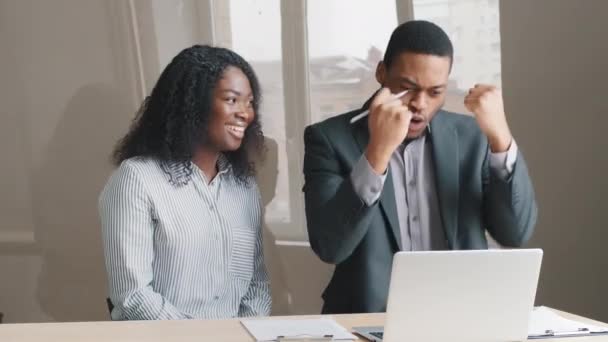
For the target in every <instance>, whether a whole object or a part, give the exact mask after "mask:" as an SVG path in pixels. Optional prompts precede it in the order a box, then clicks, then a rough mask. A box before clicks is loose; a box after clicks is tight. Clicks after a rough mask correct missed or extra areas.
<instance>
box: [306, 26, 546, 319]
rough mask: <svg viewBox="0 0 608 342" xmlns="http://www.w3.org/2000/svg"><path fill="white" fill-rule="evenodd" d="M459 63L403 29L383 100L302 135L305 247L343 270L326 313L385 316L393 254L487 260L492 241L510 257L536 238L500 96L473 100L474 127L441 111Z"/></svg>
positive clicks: (387, 67) (391, 52)
mask: <svg viewBox="0 0 608 342" xmlns="http://www.w3.org/2000/svg"><path fill="white" fill-rule="evenodd" d="M452 59H453V48H452V43H451V42H450V39H449V38H448V36H447V35H446V33H445V32H444V31H443V30H442V29H441V28H439V27H438V26H437V25H435V24H433V23H430V22H426V21H410V22H407V23H405V24H402V25H400V26H399V27H397V29H395V31H394V32H393V34H392V36H391V38H390V41H389V43H388V47H387V49H386V52H385V55H384V59H383V61H382V62H380V63H379V64H378V67H377V70H376V79H377V81H378V83H380V85H381V87H382V89H381V90H380V91H379V92H377V93H376V94H375V96H374V97H373V98H372V99H370V100H368V101H367V103H366V104H365V105H364V106H363V108H361V109H359V110H355V111H353V112H350V113H346V114H343V115H339V116H336V117H334V118H331V119H328V120H326V121H324V122H321V123H318V124H315V125H312V126H309V127H307V128H306V130H305V133H304V140H305V146H306V151H305V157H304V175H305V181H306V182H305V185H304V192H305V197H306V218H307V221H308V234H309V239H310V244H311V246H312V248H313V250H314V251H315V253H316V254H317V255H318V256H319V257H320V258H321V259H322V260H323V261H325V262H328V263H332V264H336V269H335V272H334V275H333V277H332V279H331V282H330V284H329V285H328V287H327V289H326V290H325V292H324V293H323V298H324V301H325V303H324V306H323V313H355V312H381V311H385V309H386V301H387V295H388V284H389V279H390V270H391V264H392V259H393V254H394V253H395V252H397V251H400V250H406V251H418V250H440V249H485V248H487V241H486V235H485V232H486V231H487V232H489V233H490V235H491V236H492V237H493V238H494V239H495V240H496V241H497V242H498V243H500V244H501V245H503V246H511V247H515V246H521V245H522V244H523V243H524V242H526V241H527V240H528V239H529V237H530V235H531V234H532V231H533V228H534V225H535V223H536V217H537V208H536V203H535V199H534V190H533V188H532V184H531V181H530V177H529V176H528V170H527V167H526V163H525V161H524V158H523V156H522V155H521V153H520V152H519V151H518V148H517V145H516V143H515V141H514V140H513V137H512V136H511V133H510V130H509V126H508V124H507V120H506V117H505V113H504V109H503V102H502V95H501V93H500V91H499V90H497V89H496V88H495V87H492V86H489V85H476V86H475V87H474V88H472V89H471V90H470V91H469V93H468V94H467V95H466V97H465V99H464V103H465V105H466V107H467V108H468V109H469V110H470V111H471V112H472V113H473V114H474V117H470V116H464V115H459V114H454V113H449V112H446V111H443V110H441V107H442V106H443V104H444V102H445V96H446V90H447V89H446V88H447V84H448V76H449V73H450V70H451V67H452ZM404 90H407V91H408V93H407V94H406V95H405V96H402V97H401V98H396V97H395V95H394V94H398V93H401V92H402V91H404ZM365 109H369V116H368V117H366V118H364V119H361V120H359V121H357V122H354V123H351V122H350V121H351V119H352V118H353V117H355V116H357V115H358V114H360V113H361V112H362V111H363V110H365ZM471 272H475V270H471ZM412 281H416V279H412Z"/></svg>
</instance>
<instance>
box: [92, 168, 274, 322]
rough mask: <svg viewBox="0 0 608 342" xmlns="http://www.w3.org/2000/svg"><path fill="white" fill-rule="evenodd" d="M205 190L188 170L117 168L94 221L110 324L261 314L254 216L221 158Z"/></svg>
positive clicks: (244, 188) (265, 306)
mask: <svg viewBox="0 0 608 342" xmlns="http://www.w3.org/2000/svg"><path fill="white" fill-rule="evenodd" d="M218 170H219V172H218V174H217V176H216V177H215V178H214V179H213V181H212V182H211V183H208V182H207V181H206V179H205V175H204V173H203V172H202V171H201V170H200V169H199V168H198V167H197V166H196V165H194V164H193V163H188V164H185V163H163V162H158V161H156V160H153V159H149V158H131V159H129V160H126V161H124V162H123V163H122V164H121V165H120V167H119V168H118V169H117V170H116V171H115V172H114V174H113V175H112V176H111V177H110V179H109V180H108V183H107V184H106V186H105V188H104V190H103V191H102V193H101V196H100V199H99V212H100V216H101V223H102V233H103V234H102V235H103V244H104V254H105V261H106V268H107V272H108V281H109V291H110V299H111V300H112V303H113V304H114V306H115V308H114V310H113V311H112V315H111V316H112V319H113V320H150V319H188V318H196V319H214V318H230V317H243V316H258V315H268V314H270V304H271V303H270V302H271V300H270V286H269V281H268V275H267V272H266V268H265V266H264V261H263V251H262V236H261V234H262V232H261V223H262V208H261V199H260V194H259V190H258V187H257V185H256V183H255V181H253V180H251V181H250V182H249V183H248V184H243V183H239V182H238V181H237V180H236V178H235V177H234V175H233V173H232V169H231V167H230V164H229V163H228V162H227V160H226V159H225V158H224V157H220V159H219V161H218Z"/></svg>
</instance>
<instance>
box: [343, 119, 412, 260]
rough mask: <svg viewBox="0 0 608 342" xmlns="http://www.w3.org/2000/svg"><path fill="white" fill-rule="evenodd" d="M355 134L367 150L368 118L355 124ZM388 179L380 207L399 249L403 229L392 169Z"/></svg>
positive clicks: (362, 147) (361, 146) (358, 141)
mask: <svg viewBox="0 0 608 342" xmlns="http://www.w3.org/2000/svg"><path fill="white" fill-rule="evenodd" d="M353 126H354V127H353V134H354V136H355V140H356V141H357V144H358V145H359V148H360V150H361V153H364V152H365V149H366V148H367V144H368V143H369V131H368V127H367V119H363V120H360V121H359V122H357V123H355V124H354V125H353ZM387 173H388V174H387V176H386V181H385V182H384V187H383V189H382V194H381V195H380V208H381V209H382V211H383V212H384V215H385V216H386V218H387V219H388V222H389V225H390V230H391V231H392V232H393V235H394V238H395V242H396V244H397V246H399V250H401V249H402V248H403V246H402V244H401V230H400V228H399V217H398V216H397V204H396V201H395V191H394V188H393V177H392V175H391V172H390V170H388V171H387Z"/></svg>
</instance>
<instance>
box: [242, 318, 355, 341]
mask: <svg viewBox="0 0 608 342" xmlns="http://www.w3.org/2000/svg"><path fill="white" fill-rule="evenodd" d="M241 323H242V324H243V326H245V328H247V330H249V333H250V334H251V335H253V337H254V338H255V339H256V341H276V339H277V336H285V337H293V338H297V337H302V338H304V337H322V336H327V335H333V339H334V340H355V339H356V338H357V337H355V336H354V335H353V334H351V333H349V332H348V330H346V329H345V328H344V327H342V326H341V325H339V324H338V323H336V321H334V320H333V319H329V318H319V319H246V320H241Z"/></svg>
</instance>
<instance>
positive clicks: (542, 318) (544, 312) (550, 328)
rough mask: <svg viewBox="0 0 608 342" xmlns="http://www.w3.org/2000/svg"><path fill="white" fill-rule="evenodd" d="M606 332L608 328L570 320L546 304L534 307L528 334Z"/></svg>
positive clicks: (568, 334) (570, 334)
mask: <svg viewBox="0 0 608 342" xmlns="http://www.w3.org/2000/svg"><path fill="white" fill-rule="evenodd" d="M604 333H606V334H608V328H605V327H601V326H599V325H593V324H585V323H580V322H577V321H572V320H569V319H567V318H564V317H562V316H560V315H558V314H557V313H555V312H553V311H551V310H549V309H548V308H546V307H544V306H541V307H537V308H534V310H533V311H532V315H531V316H530V323H529V325H528V336H529V338H530V339H534V338H552V337H560V336H562V337H566V336H585V335H594V334H604Z"/></svg>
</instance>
